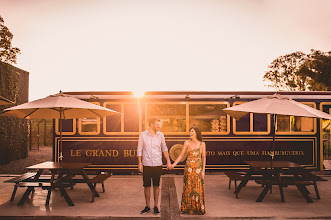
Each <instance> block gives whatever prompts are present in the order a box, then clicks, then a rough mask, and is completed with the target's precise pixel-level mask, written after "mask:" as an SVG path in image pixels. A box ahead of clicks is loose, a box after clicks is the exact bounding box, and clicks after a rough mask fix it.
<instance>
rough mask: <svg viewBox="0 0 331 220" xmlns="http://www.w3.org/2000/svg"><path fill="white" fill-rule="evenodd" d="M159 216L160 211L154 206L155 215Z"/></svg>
mask: <svg viewBox="0 0 331 220" xmlns="http://www.w3.org/2000/svg"><path fill="white" fill-rule="evenodd" d="M158 214H160V211H159V209H158V208H157V207H156V206H154V215H158Z"/></svg>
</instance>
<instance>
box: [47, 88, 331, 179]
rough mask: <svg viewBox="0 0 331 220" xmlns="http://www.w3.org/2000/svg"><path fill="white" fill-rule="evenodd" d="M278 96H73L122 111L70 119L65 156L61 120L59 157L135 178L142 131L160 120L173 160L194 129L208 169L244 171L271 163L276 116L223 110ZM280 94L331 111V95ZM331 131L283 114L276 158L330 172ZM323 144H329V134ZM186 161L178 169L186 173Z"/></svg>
mask: <svg viewBox="0 0 331 220" xmlns="http://www.w3.org/2000/svg"><path fill="white" fill-rule="evenodd" d="M274 93H275V92H207V91H206V92H202V91H173V92H165V91H164V92H146V93H145V94H144V96H142V97H136V96H135V95H134V94H133V93H132V92H67V94H70V95H73V96H74V97H76V98H79V99H82V100H85V101H88V102H91V103H94V104H97V105H101V106H104V107H106V108H109V109H112V110H115V111H118V112H120V113H121V114H117V115H112V116H107V117H104V118H95V119H91V118H80V119H67V120H63V129H62V134H63V142H62V143H63V147H62V152H60V149H59V140H60V138H59V135H60V132H59V121H58V120H55V121H54V126H53V127H54V151H53V158H54V161H58V158H59V155H60V154H61V153H62V154H63V161H71V162H90V163H93V165H92V166H91V169H100V170H101V169H102V170H108V171H109V172H113V173H136V172H137V143H138V138H139V133H140V132H141V131H144V130H146V129H148V120H149V119H150V118H159V119H161V120H162V123H163V126H162V132H163V133H164V135H165V138H166V143H167V147H168V149H169V155H170V157H171V160H172V161H173V160H175V158H176V157H177V156H178V155H179V153H180V152H181V148H182V146H183V143H184V141H185V140H187V139H188V138H189V129H190V127H192V126H198V127H199V128H200V129H201V131H202V135H203V140H204V141H205V143H206V146H207V149H206V150H207V164H206V171H207V172H213V171H220V170H224V169H245V168H247V165H245V164H244V163H243V161H245V160H270V151H271V149H272V136H273V134H272V126H273V121H272V120H271V117H270V115H266V114H253V113H251V114H247V115H246V116H245V117H243V118H242V119H240V120H235V119H233V118H231V117H230V116H229V115H227V114H226V113H225V112H224V111H223V110H222V109H224V108H227V107H230V106H234V105H239V104H241V103H244V102H248V101H252V100H255V99H259V98H262V97H266V96H270V95H272V94H274ZM280 94H282V95H284V96H287V97H289V98H292V99H294V100H296V101H299V102H301V103H304V104H306V105H309V106H311V107H313V108H317V109H319V110H322V111H324V112H328V113H329V109H330V108H331V92H280ZM326 129H329V121H328V120H322V119H316V118H305V117H294V116H278V117H277V121H276V144H275V158H274V160H289V161H293V162H296V163H299V164H302V165H304V166H306V167H308V168H311V169H316V170H321V169H323V151H324V150H325V149H324V145H323V133H325V134H329V130H326ZM325 137H327V138H325ZM324 139H326V140H328V139H329V136H324ZM327 150H329V149H327ZM164 162H165V159H164ZM184 163H185V161H182V162H181V163H180V164H179V166H177V167H176V168H177V169H176V170H175V171H174V172H182V168H183V167H184ZM164 164H165V163H164Z"/></svg>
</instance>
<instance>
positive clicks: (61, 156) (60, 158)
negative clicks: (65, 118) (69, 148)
mask: <svg viewBox="0 0 331 220" xmlns="http://www.w3.org/2000/svg"><path fill="white" fill-rule="evenodd" d="M62 158H63V155H62V108H60V157H59V160H60V162H61V161H62Z"/></svg>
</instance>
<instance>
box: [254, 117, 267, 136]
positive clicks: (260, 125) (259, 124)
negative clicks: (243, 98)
mask: <svg viewBox="0 0 331 220" xmlns="http://www.w3.org/2000/svg"><path fill="white" fill-rule="evenodd" d="M268 117H270V116H268V115H267V114H253V131H254V132H266V131H268ZM268 133H269V132H268Z"/></svg>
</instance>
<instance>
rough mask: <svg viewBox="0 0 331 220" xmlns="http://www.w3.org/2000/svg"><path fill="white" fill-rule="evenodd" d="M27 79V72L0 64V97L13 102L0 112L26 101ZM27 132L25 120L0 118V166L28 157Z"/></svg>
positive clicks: (1, 108) (0, 108) (0, 109)
mask: <svg viewBox="0 0 331 220" xmlns="http://www.w3.org/2000/svg"><path fill="white" fill-rule="evenodd" d="M21 74H22V76H21ZM27 77H28V72H26V71H24V70H20V69H18V68H16V67H13V66H11V65H9V64H6V63H3V62H0V95H1V96H3V97H4V98H6V99H9V100H11V101H14V102H15V104H13V105H4V106H0V111H1V112H2V111H3V110H4V109H5V108H8V107H11V106H14V105H19V104H22V103H25V102H27V101H28V100H27V97H28V94H27V91H28V90H27V87H28V85H26V84H28V83H29V82H28V80H26V78H27ZM28 132H29V129H28V122H27V120H25V119H20V118H13V117H0V165H3V164H6V163H9V162H10V161H12V160H17V159H23V158H26V157H27V156H28V148H29V146H28V143H29V141H28V136H29V133H28Z"/></svg>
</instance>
